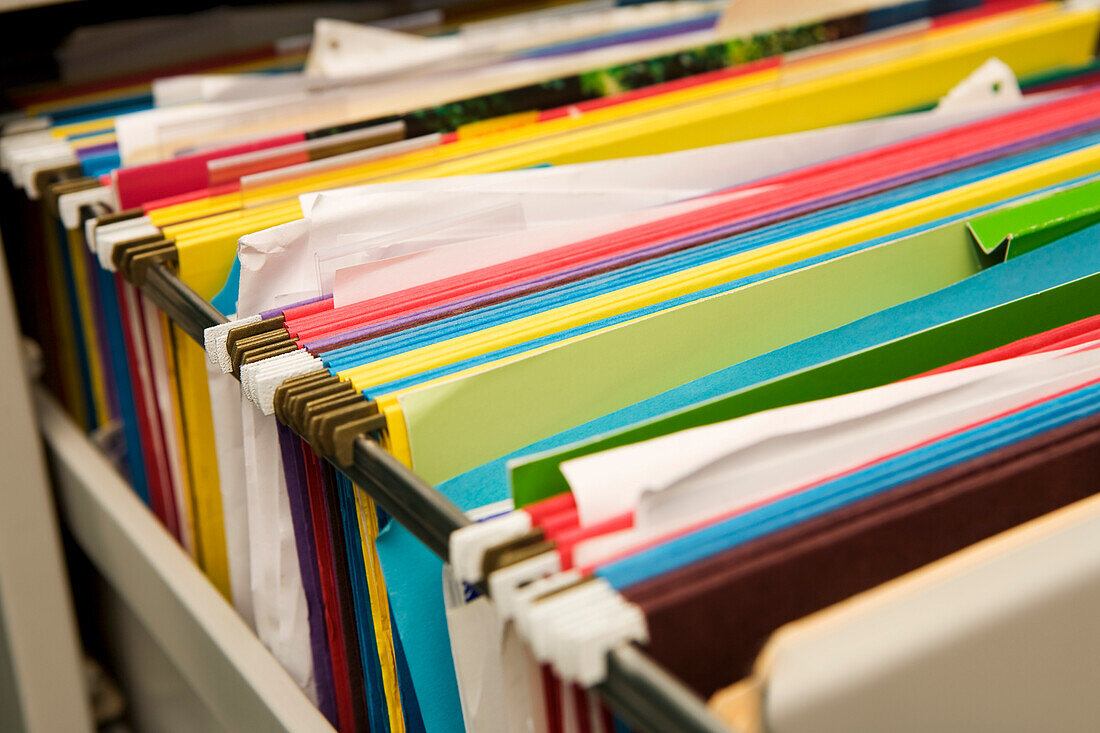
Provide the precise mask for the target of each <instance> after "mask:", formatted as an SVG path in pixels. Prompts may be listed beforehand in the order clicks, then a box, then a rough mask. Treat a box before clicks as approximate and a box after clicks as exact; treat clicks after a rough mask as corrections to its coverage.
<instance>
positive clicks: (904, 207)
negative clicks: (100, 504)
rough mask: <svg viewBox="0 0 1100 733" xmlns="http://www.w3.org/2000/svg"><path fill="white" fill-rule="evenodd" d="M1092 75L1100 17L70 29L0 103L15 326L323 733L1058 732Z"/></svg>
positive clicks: (1084, 489)
mask: <svg viewBox="0 0 1100 733" xmlns="http://www.w3.org/2000/svg"><path fill="white" fill-rule="evenodd" d="M59 12H60V11H59ZM218 27H223V28H226V29H228V31H231V32H225V33H214V32H213V29H215V28H218ZM1098 42H1100V3H1096V2H1091V0H1085V1H1081V2H1038V1H1035V0H942V1H941V0H933V1H931V2H909V1H906V2H898V0H839V1H837V2H832V3H813V2H804V1H803V0H791V1H790V2H783V3H775V2H765V1H763V0H736V1H733V2H731V1H729V0H657V1H653V2H625V1H623V0H619V1H618V2H615V1H612V0H580V1H575V2H540V3H518V2H450V3H435V4H432V3H415V2H392V3H390V2H371V3H319V4H309V3H303V4H300V5H297V4H296V5H286V6H283V5H270V6H268V5H250V6H247V7H243V8H222V9H218V10H206V11H202V12H195V13H192V14H186V15H179V16H171V17H167V16H166V17H161V18H146V19H139V20H132V21H122V22H114V23H109V24H106V23H105V24H98V25H90V26H88V27H85V28H81V29H79V30H77V31H75V32H74V33H73V34H71V35H70V36H69V37H68V38H67V40H66V41H65V42H64V45H62V46H61V47H60V48H59V49H58V50H57V51H56V54H55V55H56V59H57V68H58V71H59V76H60V78H59V79H57V80H53V81H48V82H43V81H39V80H34V83H33V84H31V83H27V84H22V85H13V86H12V87H11V88H10V89H7V90H5V91H6V96H7V104H8V106H9V108H10V110H11V111H10V113H9V114H7V115H6V116H5V117H4V118H3V129H2V134H0V168H2V170H3V173H4V179H5V182H4V187H5V190H4V193H3V197H2V198H3V204H2V207H3V208H2V210H0V227H2V230H3V241H4V242H5V245H6V247H5V254H6V256H7V258H8V263H9V270H10V271H11V272H12V275H13V284H14V286H15V291H16V295H17V300H18V301H19V302H18V306H19V311H20V314H19V315H20V325H21V327H22V329H23V331H24V333H25V334H26V335H27V336H28V337H30V338H32V339H34V340H35V341H36V342H37V343H38V344H39V345H40V347H41V350H42V352H43V373H42V382H43V384H44V386H45V387H46V388H47V389H48V390H49V391H50V392H51V393H52V394H53V395H54V396H55V398H56V399H57V401H58V402H59V403H60V404H61V405H62V406H63V408H64V410H65V412H66V413H67V414H68V416H69V417H71V419H72V421H73V422H74V423H75V424H76V425H77V426H78V427H79V428H80V430H81V431H83V432H84V433H86V434H87V435H88V436H89V439H90V440H91V441H93V443H95V444H96V446H97V447H98V449H100V450H101V451H102V452H103V453H104V454H105V455H106V456H107V457H108V458H109V460H110V461H111V463H112V464H113V466H114V468H115V470H117V472H118V473H119V474H120V475H121V476H122V477H123V478H125V479H126V481H127V482H128V483H129V484H130V485H131V486H132V487H133V491H134V492H135V494H136V495H137V496H138V497H139V498H140V500H141V502H142V503H143V504H144V506H145V508H147V510H148V512H149V513H150V514H151V515H152V516H154V517H155V518H156V519H157V521H158V522H159V524H160V525H161V527H162V528H163V531H164V532H166V533H167V534H168V535H169V536H171V537H172V538H173V539H174V541H175V542H176V543H177V544H178V546H179V547H180V548H181V550H182V551H183V552H185V553H186V554H187V555H188V556H189V557H190V558H191V560H193V562H194V564H195V565H196V566H197V567H198V568H199V569H200V570H201V571H202V573H203V574H204V575H205V577H206V578H207V579H208V580H209V582H210V583H211V584H212V585H213V587H214V588H215V589H216V590H217V592H218V593H219V594H220V596H221V598H222V599H223V600H224V602H225V604H227V606H228V607H231V608H232V609H233V610H234V611H235V612H236V614H237V615H239V616H240V618H241V619H242V620H243V621H244V623H245V624H246V625H247V626H248V627H249V629H250V632H251V633H254V634H255V636H256V637H258V639H259V640H260V641H261V642H262V643H263V645H264V646H265V647H266V648H267V649H268V650H269V651H270V653H271V656H272V659H271V664H272V665H280V666H281V667H282V668H283V669H284V670H285V671H286V672H287V674H289V676H290V677H291V678H292V679H293V681H294V683H295V684H296V686H297V687H298V688H300V689H301V692H302V694H303V695H304V696H305V697H306V698H308V700H309V701H310V702H311V703H312V704H313V705H314V706H316V708H317V709H318V710H319V711H320V713H321V714H322V715H323V717H324V718H325V720H327V722H328V724H329V725H330V726H331V727H332V728H333V729H334V730H337V731H341V733H351V732H353V731H354V732H357V733H358V732H366V731H375V732H378V731H388V732H390V733H399V732H401V731H409V732H410V733H412V732H414V731H427V732H429V733H436V732H444V733H446V732H450V731H455V732H458V731H469V732H470V733H509V732H510V731H520V730H524V731H532V732H535V733H618V732H619V731H638V732H639V733H660V732H663V731H711V732H713V731H735V732H737V733H755V732H761V733H763V732H764V731H769V732H774V733H780V732H782V733H787V732H791V733H794V732H801V731H806V732H807V733H809V732H810V731H845V732H858V731H884V730H889V731H910V730H911V731H927V730H1058V731H1082V732H1084V731H1092V730H1094V729H1095V725H1096V723H1095V721H1096V720H1098V719H1100V702H1098V700H1100V697H1098V696H1097V695H1095V694H1094V692H1093V688H1094V687H1095V686H1096V685H1097V684H1100V670H1098V669H1097V667H1096V662H1095V660H1096V659H1097V658H1098V654H1100V622H1098V621H1097V618H1100V613H1098V612H1100V595H1098V594H1097V593H1096V590H1095V589H1096V588H1097V587H1100V586H1098V585H1097V580H1098V579H1100V539H1098V538H1100V533H1098V532H1097V531H1096V530H1097V524H1098V522H1100V503H1098V502H1100V498H1098V497H1097V496H1096V494H1097V492H1098V490H1100V484H1098V483H1097V481H1096V476H1097V475H1098V474H1100V60H1098V59H1097V57H1096V53H1097V48H1098ZM122 46H129V47H131V48H133V49H134V52H133V53H132V54H128V55H126V58H122V56H120V55H119V54H118V53H117V49H118V48H120V47H122ZM296 694H297V693H296Z"/></svg>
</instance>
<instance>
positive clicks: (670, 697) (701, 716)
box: [128, 258, 730, 733]
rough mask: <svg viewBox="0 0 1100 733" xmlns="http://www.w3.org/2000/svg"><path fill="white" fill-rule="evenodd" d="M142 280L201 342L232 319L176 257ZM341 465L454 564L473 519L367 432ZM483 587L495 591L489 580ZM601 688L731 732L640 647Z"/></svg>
mask: <svg viewBox="0 0 1100 733" xmlns="http://www.w3.org/2000/svg"><path fill="white" fill-rule="evenodd" d="M128 274H132V273H128ZM134 284H135V285H138V287H140V289H141V291H142V293H144V294H145V296H146V297H148V298H149V299H150V300H151V301H153V303H155V304H156V305H157V307H158V308H160V309H161V310H162V311H164V313H165V314H166V315H167V316H168V318H169V319H170V320H171V321H172V322H173V323H174V324H175V325H176V326H178V327H179V328H180V329H181V330H182V331H183V332H184V333H186V334H187V335H188V336H189V337H190V338H192V339H194V340H195V341H196V342H198V343H199V344H202V343H203V333H204V331H205V330H206V329H207V328H210V327H212V326H216V325H219V324H223V323H226V322H227V319H226V317H225V316H224V315H222V314H221V313H220V312H218V310H217V309H216V308H215V307H214V306H213V305H211V304H210V303H209V302H207V301H206V300H204V299H203V298H202V297H200V296H199V295H198V293H196V292H195V291H194V290H193V289H191V288H190V287H189V286H188V285H187V284H186V283H184V282H183V281H182V280H181V279H180V278H179V276H178V275H177V274H176V272H175V271H174V270H173V268H172V258H165V259H162V260H160V261H156V262H151V263H149V264H148V266H147V267H145V268H144V269H143V271H142V277H141V278H140V284H139V283H134ZM334 465H335V464H334ZM336 468H337V470H339V471H342V472H343V473H344V474H345V475H347V477H348V478H349V479H351V481H352V482H353V483H354V484H356V485H357V486H359V487H361V488H362V489H363V490H364V491H366V492H367V493H368V494H369V495H370V496H371V498H372V499H373V500H374V501H375V502H376V503H377V504H378V505H379V506H380V507H381V508H382V509H384V510H385V511H386V512H387V513H388V514H389V515H390V516H392V517H393V518H394V520H395V521H397V522H398V523H399V524H401V525H402V526H404V527H405V528H406V529H407V530H409V532H411V533H412V534H413V536H414V537H416V538H417V539H418V540H419V541H420V542H422V543H424V545H426V546H427V547H428V549H430V550H431V551H432V552H434V553H435V554H436V555H437V556H439V557H440V558H441V559H442V560H443V561H444V562H447V561H449V557H448V553H449V537H450V535H451V532H453V531H455V530H457V529H460V528H462V527H464V526H466V525H468V524H470V519H469V518H468V517H467V516H466V514H465V513H464V512H463V511H462V510H460V509H459V508H458V507H457V506H455V505H454V503H452V502H451V501H450V500H448V499H447V498H446V497H445V496H443V495H442V494H441V493H439V492H438V491H437V490H436V489H435V488H434V487H432V486H431V485H430V484H428V483H427V482H426V481H424V480H423V479H421V478H420V477H419V476H417V475H416V474H415V473H414V472H412V471H411V470H409V469H408V468H406V467H405V466H404V464H402V463H401V462H400V461H398V460H397V459H396V458H394V457H393V456H391V455H390V454H389V453H388V452H386V450H385V449H383V448H382V447H381V446H380V445H379V444H378V443H377V442H376V441H374V440H371V439H370V438H368V437H367V436H366V435H360V436H359V437H357V438H356V439H355V441H354V443H353V460H352V462H351V464H350V465H348V466H346V467H344V466H336ZM478 590H479V591H480V592H481V593H483V594H485V595H488V591H487V588H486V587H485V586H484V584H482V585H481V586H480V587H479V588H478ZM593 689H594V691H595V692H596V693H597V694H598V695H599V697H600V698H601V699H602V700H603V701H604V702H605V703H606V704H607V705H608V706H609V707H610V708H611V709H612V710H613V711H614V712H615V713H616V714H617V715H619V716H620V717H622V718H623V719H624V720H625V721H626V722H627V723H628V724H629V725H631V726H632V727H633V728H634V729H635V730H639V731H647V732H648V733H666V732H667V731H678V732H681V733H730V731H729V728H728V726H726V725H725V724H723V723H722V722H721V721H719V720H718V719H717V718H716V717H715V716H714V714H713V713H712V712H711V711H710V710H709V709H708V708H707V706H706V703H705V702H704V701H703V700H702V699H700V698H699V697H698V696H697V695H696V694H695V693H694V692H692V691H691V690H689V689H688V688H687V687H686V686H684V685H683V684H681V683H680V682H679V681H677V680H676V679H675V678H674V677H673V676H672V675H670V674H669V673H668V672H667V671H665V670H664V669H662V668H661V667H660V666H659V665H658V664H657V663H656V662H654V661H653V660H652V659H650V658H649V657H648V656H647V655H646V654H645V653H644V651H642V650H641V649H639V648H638V647H636V646H634V645H632V644H626V645H624V646H622V647H619V648H617V649H614V650H612V651H611V652H609V653H608V658H607V676H606V677H605V679H604V681H603V682H601V683H600V684H599V685H597V686H596V687H595V688H593Z"/></svg>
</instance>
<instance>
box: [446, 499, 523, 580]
mask: <svg viewBox="0 0 1100 733" xmlns="http://www.w3.org/2000/svg"><path fill="white" fill-rule="evenodd" d="M530 529H531V517H530V516H529V515H528V514H527V512H524V511H517V512H512V513H510V514H505V515H504V516H501V517H494V518H493V519H489V520H486V521H484V522H477V523H475V524H471V525H468V526H466V527H463V528H461V529H458V530H456V531H454V532H452V533H451V538H450V550H451V553H450V558H451V565H452V566H453V567H454V572H455V577H457V578H458V579H459V580H462V581H464V582H466V583H477V582H478V581H480V580H481V579H482V577H481V559H482V558H483V557H484V556H485V551H486V550H487V549H489V548H490V547H493V546H494V545H499V544H500V543H502V542H507V541H508V540H510V539H513V538H515V537H519V536H521V535H523V534H524V533H525V532H527V531H528V530H530Z"/></svg>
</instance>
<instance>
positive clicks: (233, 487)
mask: <svg viewBox="0 0 1100 733" xmlns="http://www.w3.org/2000/svg"><path fill="white" fill-rule="evenodd" d="M206 376H207V380H208V382H207V384H208V386H209V390H210V416H211V422H212V423H213V427H214V448H215V450H216V451H217V456H218V482H219V486H220V489H221V497H222V517H223V523H224V525H225V550H226V557H227V560H228V563H229V587H230V589H231V591H232V596H233V607H234V608H236V609H237V613H239V614H240V615H241V618H243V619H244V620H245V623H247V624H248V625H249V626H251V627H253V629H255V627H256V619H255V615H254V613H253V610H252V579H251V560H250V557H249V541H248V497H247V492H246V488H245V486H246V484H245V469H244V466H245V462H244V438H243V425H242V420H241V389H240V385H239V383H238V382H237V380H236V379H234V378H233V375H232V374H224V373H223V372H222V370H221V369H219V368H218V367H217V365H215V364H211V363H209V362H207V365H206Z"/></svg>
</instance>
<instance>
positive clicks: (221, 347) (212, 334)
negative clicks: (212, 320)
mask: <svg viewBox="0 0 1100 733" xmlns="http://www.w3.org/2000/svg"><path fill="white" fill-rule="evenodd" d="M258 320H260V317H259V316H258V315H256V316H246V317H245V318H239V319H237V320H235V321H228V322H226V323H219V324H218V325H217V326H211V327H210V328H208V329H206V330H205V331H203V336H202V340H203V345H204V346H205V347H206V358H207V359H208V360H209V361H210V363H211V364H214V365H216V366H217V367H218V368H219V369H221V370H222V372H223V373H225V374H229V373H230V372H232V371H233V364H232V363H231V361H230V359H229V352H228V351H226V350H225V341H226V339H227V338H229V331H230V329H233V328H235V327H237V326H244V325H247V324H249V323H255V322H256V321H258Z"/></svg>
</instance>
